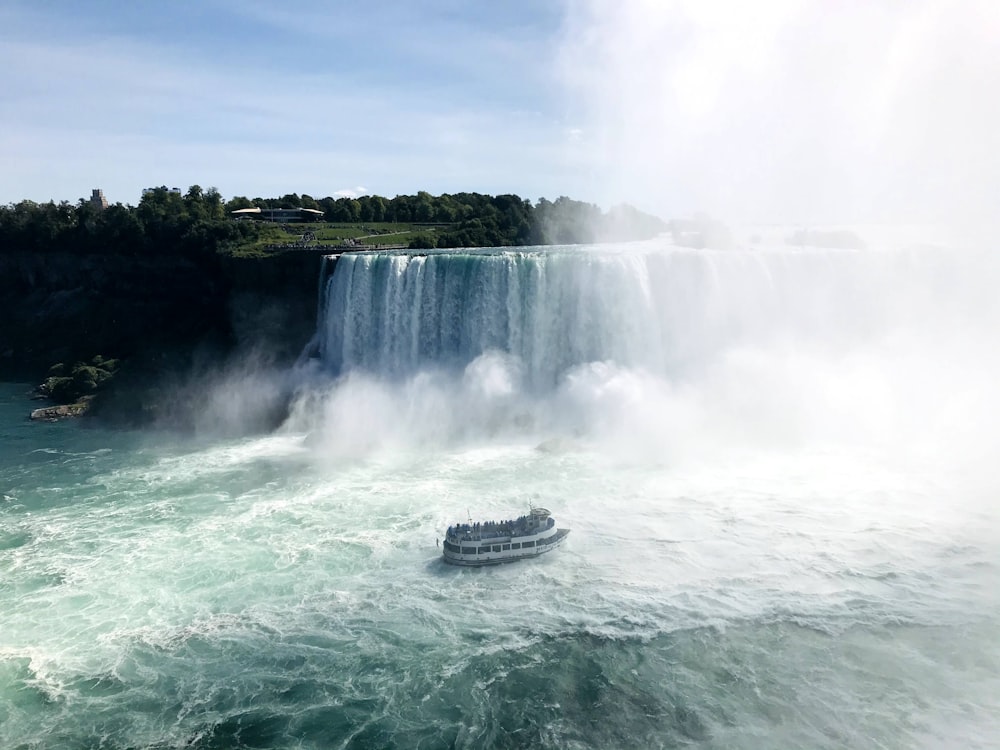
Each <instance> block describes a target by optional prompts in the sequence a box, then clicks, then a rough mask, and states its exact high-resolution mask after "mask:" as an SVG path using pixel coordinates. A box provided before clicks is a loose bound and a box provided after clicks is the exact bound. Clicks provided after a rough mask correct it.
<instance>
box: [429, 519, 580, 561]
mask: <svg viewBox="0 0 1000 750" xmlns="http://www.w3.org/2000/svg"><path fill="white" fill-rule="evenodd" d="M567 535H569V529H559V528H556V520H555V519H554V518H553V517H552V514H551V513H550V512H549V511H547V510H546V509H545V508H532V509H531V512H530V513H529V514H528V515H526V516H521V517H519V518H516V519H512V520H508V521H486V522H483V523H473V522H472V521H471V520H470V521H469V522H468V523H459V524H455V525H454V526H449V527H448V531H447V533H446V534H445V537H444V552H443V555H444V561H445V562H446V563H451V564H452V565H469V566H479V565H499V564H500V563H506V562H513V561H514V560H523V559H524V558H526V557H538V556H539V555H544V554H545V553H546V552H551V551H552V550H554V549H555V548H556V547H558V546H559V545H560V544H562V543H563V542H564V541H565V540H566V537H567Z"/></svg>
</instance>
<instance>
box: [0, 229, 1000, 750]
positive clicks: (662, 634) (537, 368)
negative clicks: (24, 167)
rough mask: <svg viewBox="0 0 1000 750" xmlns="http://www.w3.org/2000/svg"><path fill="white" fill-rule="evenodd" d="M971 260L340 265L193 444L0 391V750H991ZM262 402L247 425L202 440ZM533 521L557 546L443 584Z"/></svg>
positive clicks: (992, 452)
mask: <svg viewBox="0 0 1000 750" xmlns="http://www.w3.org/2000/svg"><path fill="white" fill-rule="evenodd" d="M989 268H990V264H989V263H987V262H986V261H984V260H983V258H982V257H974V258H972V257H967V256H964V255H957V254H955V253H950V252H946V251H942V250H934V249H922V250H919V249H909V250H906V249H904V250H900V249H896V248H887V249H881V250H878V249H877V250H869V251H865V252H859V251H842V250H837V251H833V250H818V249H813V250H810V249H800V248H795V249H786V248H772V249H770V250H768V249H762V250H755V251H744V252H739V253H715V252H711V251H688V250H680V249H676V248H671V247H667V246H660V245H658V244H656V243H652V244H648V245H636V246H622V247H614V246H612V247H600V248H596V247H590V248H566V249H555V250H545V251H535V250H506V251H500V250H493V251H476V252H464V253H431V254H428V255H425V256H410V255H407V254H389V253H383V254H358V255H351V256H344V257H343V258H341V259H340V261H339V262H338V264H337V267H336V270H335V272H334V274H333V275H332V277H331V278H330V279H329V281H328V282H326V283H325V284H324V286H323V310H324V312H323V315H322V317H321V320H320V324H319V326H318V332H317V344H318V350H319V351H320V352H321V359H320V360H317V361H314V362H312V363H310V364H308V365H306V366H303V367H302V368H300V369H299V370H297V371H296V372H294V373H253V374H252V375H249V376H247V377H246V378H237V377H233V378H231V379H229V380H228V381H226V382H224V383H221V384H220V383H216V384H213V385H211V386H206V390H205V393H204V394H203V400H204V408H203V414H204V427H205V429H204V430H203V432H202V433H201V434H200V435H199V436H198V437H197V439H195V440H192V439H181V438H179V437H177V436H171V435H169V434H164V433H157V432H154V431H149V432H144V433H134V432H130V433H123V432H114V431H108V430H105V429H102V428H101V427H94V426H87V425H86V424H72V423H63V424H55V425H35V424H28V423H26V422H25V421H24V419H23V418H24V415H25V412H26V405H25V402H24V401H23V399H22V394H23V391H24V390H25V387H24V386H5V387H4V389H3V391H2V392H0V410H2V414H0V431H2V443H0V461H2V463H0V493H2V502H0V513H2V516H0V518H2V525H0V604H2V606H0V746H2V747H4V748H17V747H24V748H34V747H38V748H48V747H69V748H75V747H80V748H89V747H109V748H118V747H132V748H138V747H153V748H168V747H196V748H229V747H295V748H312V747H315V748H326V747H345V748H385V747H398V748H417V747H419V748H446V747H463V748H480V747H552V748H608V747H619V748H632V747H676V746H696V747H706V748H740V747H744V748H762V747H817V748H818V747H829V748H842V747H886V748H910V747H926V748H938V747H955V748H960V747H961V748H965V747H996V746H997V745H998V742H1000V639H998V637H997V633H998V632H1000V575H998V571H1000V567H998V566H1000V544H998V542H1000V517H998V516H1000V511H998V502H997V493H998V488H1000V481H998V478H997V469H996V466H995V456H996V455H997V453H996V449H997V445H998V441H997V439H996V437H997V429H996V426H995V425H996V423H997V420H998V419H1000V410H998V408H997V403H998V399H997V398H996V395H995V393H994V390H995V387H996V382H997V380H996V374H997V372H998V371H1000V368H998V367H997V366H996V365H997V361H996V360H997V352H996V351H995V349H996V346H995V340H994V338H995V334H996V330H997V329H996V325H995V323H996V320H997V317H998V316H997V303H996V300H995V299H994V296H993V290H994V289H995V288H996V287H995V285H994V282H995V281H996V275H995V274H994V273H992V272H991V271H990V270H989ZM311 293H314V292H313V290H308V289H304V290H303V294H311ZM262 383H264V384H265V385H264V386H262ZM267 383H271V384H272V387H273V389H274V390H276V391H278V390H282V389H287V388H292V389H294V392H295V397H294V400H293V408H292V411H291V415H290V417H289V419H288V420H287V422H286V423H285V424H284V426H283V427H282V428H281V429H280V430H277V431H275V432H273V433H271V434H267V435H255V436H253V437H238V438H232V437H218V436H216V437H213V436H212V432H211V429H210V428H211V427H212V426H213V425H218V424H219V423H220V422H225V423H226V424H227V425H230V426H231V424H232V420H233V414H234V413H235V414H237V415H238V414H240V413H246V414H247V415H252V412H253V410H254V409H255V408H258V406H259V402H260V401H261V400H262V397H261V391H262V389H265V390H266V387H267V386H266V384H267ZM263 400H266V399H263ZM248 421H252V420H250V417H249V416H248ZM532 502H534V503H537V504H541V505H544V506H546V507H548V508H549V509H551V510H552V511H553V513H554V515H555V516H556V518H557V519H558V521H559V522H560V524H563V525H566V526H569V527H571V528H572V530H573V531H572V534H571V535H570V537H569V540H568V542H567V544H566V545H565V546H564V547H563V548H561V549H560V550H559V551H558V552H556V553H554V554H552V555H548V556H546V557H545V558H541V559H539V560H536V561H531V562H523V563H517V564H514V565H509V566H503V567H498V568H491V569H475V570H465V569H459V568H451V567H448V566H446V565H444V564H442V562H441V561H440V558H439V549H438V548H437V547H436V538H438V537H441V536H442V535H443V530H444V529H445V528H446V527H447V526H448V525H449V524H451V523H454V522H456V521H459V520H464V519H465V517H466V515H467V514H468V513H471V514H472V515H473V516H474V517H477V518H486V517H502V518H507V517H510V516H512V515H516V514H518V513H519V512H522V511H523V510H524V509H526V508H527V507H528V504H529V503H532Z"/></svg>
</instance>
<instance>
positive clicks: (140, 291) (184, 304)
mask: <svg viewBox="0 0 1000 750" xmlns="http://www.w3.org/2000/svg"><path fill="white" fill-rule="evenodd" d="M323 255H324V252H323V251H319V250H300V251H294V252H286V253H282V254H277V255H273V256H266V257H260V258H232V257H226V256H214V255H213V256H206V257H204V258H198V259H192V258H187V257H182V256H178V257H174V256H167V255H153V256H148V257H140V256H121V255H97V254H90V255H76V254H72V253H65V252H48V253H27V252H24V253H19V252H16V251H13V252H12V251H10V250H9V249H5V250H4V251H3V252H0V299H3V300H4V302H5V303H6V304H5V305H4V314H3V315H0V379H7V380H32V381H34V382H40V381H41V380H42V379H43V378H44V377H45V373H46V372H47V371H48V369H49V368H50V367H51V366H52V365H53V364H55V363H57V362H67V363H70V362H75V361H90V360H91V358H93V357H94V356H95V355H98V354H100V355H102V356H103V357H105V358H114V359H118V360H120V361H121V362H122V367H121V370H120V372H119V374H118V375H116V377H115V381H114V383H112V384H110V385H109V386H108V388H109V389H111V390H114V389H118V388H119V387H121V388H127V389H129V390H130V391H131V392H130V394H129V396H128V398H127V399H125V400H127V401H128V403H129V405H128V407H127V409H128V410H129V411H130V412H131V413H133V414H139V413H141V412H142V411H143V409H145V407H146V406H147V404H146V400H147V399H146V397H145V396H144V395H143V393H147V392H152V389H155V388H156V387H157V381H166V380H169V379H171V378H174V379H176V378H177V377H179V376H182V375H183V374H184V373H185V372H188V371H190V370H191V368H194V367H197V368H200V369H202V370H204V369H207V368H208V369H210V368H211V367H213V366H214V365H216V364H220V363H223V362H225V361H227V360H229V359H231V358H233V357H234V356H238V355H240V354H241V353H247V354H250V353H252V354H253V356H254V357H255V359H256V361H258V362H261V361H262V362H268V363H271V364H273V365H277V366H281V365H283V364H286V363H287V364H290V363H291V362H294V361H295V359H296V358H297V357H298V355H299V354H300V353H301V352H302V350H303V348H304V347H305V345H306V344H307V343H308V342H309V340H310V338H311V337H312V335H313V333H314V332H315V328H316V314H317V309H316V308H317V298H318V294H317V290H318V286H317V285H318V278H319V272H320V268H321V265H322V263H321V259H322V257H323ZM119 395H121V394H119ZM102 399H104V394H103V393H102V394H99V398H98V399H97V400H95V402H94V407H95V409H94V411H95V413H96V412H99V411H100V409H99V408H98V407H99V406H100V404H99V401H101V400H102ZM105 400H108V401H110V400H113V399H110V398H109V399H105ZM120 400H121V399H120ZM84 408H85V407H84ZM81 411H82V409H77V408H76V405H73V406H55V407H49V408H46V409H38V410H36V411H35V412H34V413H33V414H32V419H61V418H64V417H68V416H75V415H77V414H79V413H81Z"/></svg>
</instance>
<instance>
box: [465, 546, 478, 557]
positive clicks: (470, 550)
mask: <svg viewBox="0 0 1000 750" xmlns="http://www.w3.org/2000/svg"><path fill="white" fill-rule="evenodd" d="M462 554H463V555H474V554H476V548H475V547H462Z"/></svg>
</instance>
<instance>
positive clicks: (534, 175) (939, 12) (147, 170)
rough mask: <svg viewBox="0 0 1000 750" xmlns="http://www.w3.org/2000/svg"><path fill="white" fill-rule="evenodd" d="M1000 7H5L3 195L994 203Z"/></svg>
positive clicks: (677, 2) (819, 205)
mask: <svg viewBox="0 0 1000 750" xmlns="http://www.w3.org/2000/svg"><path fill="white" fill-rule="evenodd" d="M998 38H1000V3H995V2H992V0H964V1H963V2H962V3H958V4H955V3H949V2H947V1H946V0H911V1H909V2H906V3H902V2H897V1H895V0H883V1H882V2H878V0H876V1H875V2H861V1H860V0H857V1H853V0H848V1H847V2H836V3H834V2H824V1H823V0H815V1H812V0H768V1H767V2H762V3H743V2H736V1H735V0H697V1H696V0H505V2H473V1H472V0H469V1H467V2H460V1H459V0H429V1H424V0H422V1H421V2H402V1H397V0H392V1H380V0H371V1H370V2H363V3H358V2H332V1H331V2H315V1H313V0H304V1H303V2H300V3H297V4H295V5H287V4H286V5H282V4H278V3H273V2H260V1H259V0H198V2H194V1H191V0H180V1H177V2H170V3H132V4H129V3H120V2H107V1H105V0H91V2H87V3H79V2H70V1H68V0H30V1H29V0H7V1H6V2H5V3H4V4H3V5H2V6H0V65H2V66H3V69H4V70H5V71H6V75H5V76H4V85H3V88H2V89H0V203H7V202H13V201H17V200H21V199H23V198H29V199H32V200H37V201H44V200H50V199H55V200H69V201H76V200H77V199H79V198H80V197H83V196H85V195H88V194H89V192H90V190H91V189H92V188H94V187H101V188H103V189H104V191H105V194H106V195H107V197H108V198H109V200H111V201H112V202H114V201H121V202H123V203H131V204H135V203H137V202H138V200H139V197H140V194H141V190H142V188H143V187H147V186H150V185H161V184H166V185H168V186H178V187H181V188H186V187H188V186H189V185H192V184H199V185H201V186H202V187H209V186H214V187H217V188H218V189H219V190H220V191H221V192H222V194H223V195H224V196H226V197H231V196H233V195H248V196H250V197H254V196H263V197H268V196H277V195H282V194H284V193H288V192H298V193H308V194H310V195H313V196H314V197H323V196H326V195H343V194H351V193H354V194H357V193H364V192H369V193H376V194H380V195H386V196H393V195H396V194H400V193H414V192H416V191H418V190H427V191H429V192H431V193H434V194H439V193H442V192H459V191H477V192H484V193H505V192H513V193H517V194H519V195H521V196H523V197H526V198H530V199H532V200H536V199H538V198H539V197H542V196H545V197H548V198H556V197H558V196H559V195H569V196H571V197H574V198H578V199H582V200H589V201H593V202H596V203H599V204H601V205H602V206H605V207H607V206H610V205H612V204H614V203H617V202H621V201H628V202H631V203H633V204H635V205H638V206H639V207H641V208H644V209H646V210H650V211H653V212H655V213H658V214H660V215H661V216H665V217H670V216H680V215H688V214H690V213H693V212H696V211H707V212H709V213H712V214H715V215H719V216H722V217H724V218H734V219H740V220H745V219H754V220H758V221H788V220H792V221H795V220H810V221H822V220H827V221H856V220H877V219H881V218H901V219H912V218H914V217H926V216H928V215H929V214H934V213H955V212H958V213H962V212H965V213H970V212H971V213H976V212H982V211H986V210H992V207H993V206H995V205H996V204H997V201H1000V104H998V97H997V96H996V91H997V90H1000V88H998V87H1000V54H998V53H997V51H996V49H997V47H996V39H998Z"/></svg>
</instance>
